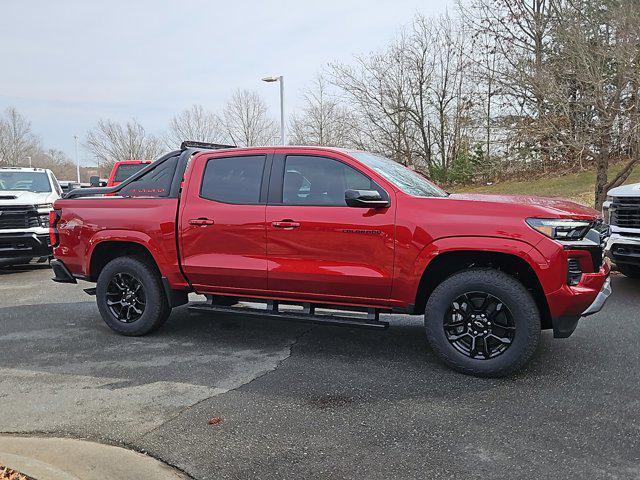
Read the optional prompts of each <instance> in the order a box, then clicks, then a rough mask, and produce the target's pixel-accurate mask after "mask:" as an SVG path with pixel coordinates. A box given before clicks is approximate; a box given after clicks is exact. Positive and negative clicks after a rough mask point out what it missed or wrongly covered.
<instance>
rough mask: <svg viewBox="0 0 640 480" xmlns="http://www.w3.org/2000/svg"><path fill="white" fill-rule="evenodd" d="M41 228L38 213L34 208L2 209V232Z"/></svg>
mask: <svg viewBox="0 0 640 480" xmlns="http://www.w3.org/2000/svg"><path fill="white" fill-rule="evenodd" d="M39 226H40V220H39V219H38V212H37V211H36V210H35V209H34V208H32V207H25V206H17V207H13V206H12V207H6V206H5V207H0V230H8V229H14V228H33V227H39Z"/></svg>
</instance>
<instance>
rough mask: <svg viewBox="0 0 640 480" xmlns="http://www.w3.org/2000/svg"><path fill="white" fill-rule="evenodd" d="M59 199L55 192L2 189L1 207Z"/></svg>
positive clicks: (35, 203) (49, 201)
mask: <svg viewBox="0 0 640 480" xmlns="http://www.w3.org/2000/svg"><path fill="white" fill-rule="evenodd" d="M57 199H58V195H57V194H56V193H55V192H43V193H35V192H27V191H24V190H1V191H0V207H2V206H9V205H11V206H12V205H37V204H42V203H53V202H55V201H56V200H57Z"/></svg>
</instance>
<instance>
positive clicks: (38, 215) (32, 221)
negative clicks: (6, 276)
mask: <svg viewBox="0 0 640 480" xmlns="http://www.w3.org/2000/svg"><path fill="white" fill-rule="evenodd" d="M61 194H62V190H61V189H60V185H59V184H58V181H57V180H56V177H55V176H54V175H53V173H52V172H51V170H45V169H42V168H13V167H10V168H0V266H6V265H15V264H21V263H28V262H30V261H31V260H34V259H37V260H38V261H41V262H45V261H47V260H48V259H49V258H50V257H51V246H50V243H49V212H50V211H51V210H52V208H53V202H55V201H56V200H57V199H59V198H60V197H61Z"/></svg>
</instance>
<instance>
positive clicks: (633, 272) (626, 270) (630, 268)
mask: <svg viewBox="0 0 640 480" xmlns="http://www.w3.org/2000/svg"><path fill="white" fill-rule="evenodd" d="M617 267H618V270H619V271H620V273H621V274H623V275H624V276H625V277H628V278H640V266H638V265H627V264H624V263H622V264H620V265H617Z"/></svg>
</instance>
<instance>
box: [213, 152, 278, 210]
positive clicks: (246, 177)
mask: <svg viewBox="0 0 640 480" xmlns="http://www.w3.org/2000/svg"><path fill="white" fill-rule="evenodd" d="M265 159H266V156H265V155H252V156H247V157H225V158H212V159H210V160H209V161H207V165H206V167H205V170H204V176H203V178H202V186H201V187H200V196H201V197H203V198H206V199H208V200H215V201H217V202H223V203H237V204H243V205H256V204H259V203H260V189H261V187H262V172H263V171H264V164H265Z"/></svg>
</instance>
